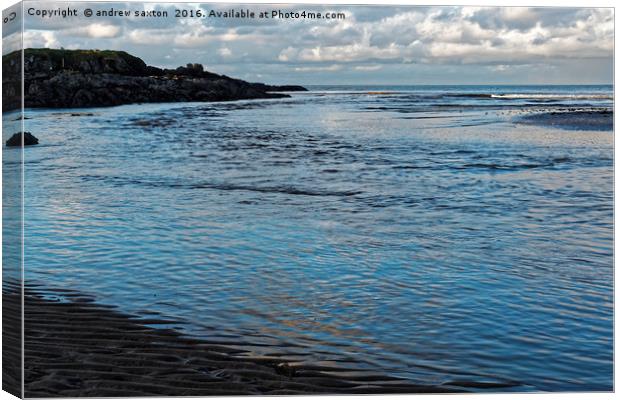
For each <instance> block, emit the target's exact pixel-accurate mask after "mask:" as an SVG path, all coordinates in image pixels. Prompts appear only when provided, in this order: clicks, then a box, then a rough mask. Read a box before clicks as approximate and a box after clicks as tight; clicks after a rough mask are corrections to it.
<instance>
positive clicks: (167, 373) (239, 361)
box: [3, 288, 505, 397]
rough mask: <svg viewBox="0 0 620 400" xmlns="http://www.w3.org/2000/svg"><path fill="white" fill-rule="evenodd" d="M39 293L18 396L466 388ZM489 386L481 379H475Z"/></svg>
mask: <svg viewBox="0 0 620 400" xmlns="http://www.w3.org/2000/svg"><path fill="white" fill-rule="evenodd" d="M43 293H45V295H44V294H43ZM48 293H50V294H52V295H53V294H54V292H53V291H51V292H48V291H41V290H39V289H32V288H26V289H25V296H24V305H25V310H24V314H25V396H26V397H81V396H90V397H114V396H167V395H174V396H189V395H193V396H215V395H248V394H250V395H302V394H378V393H455V392H464V391H467V390H465V389H464V387H466V386H461V387H457V386H458V385H449V384H446V385H438V386H425V385H416V384H412V383H410V382H408V381H406V380H404V379H400V378H394V377H389V376H385V375H381V374H372V373H370V374H369V372H370V371H363V372H364V373H359V372H361V371H356V370H351V369H344V368H338V367H330V368H325V367H313V366H307V365H304V366H294V365H289V363H288V360H286V358H280V357H278V358H274V357H258V356H256V357H252V356H247V355H241V354H240V353H241V351H240V350H237V349H234V348H232V347H227V346H223V345H217V344H212V343H209V342H207V341H204V340H200V339H194V338H190V337H187V336H185V335H183V334H182V333H180V332H178V331H176V330H174V329H167V328H166V329H162V328H154V327H151V326H148V325H147V324H149V325H158V324H165V325H169V324H170V323H172V322H174V321H166V320H160V319H141V318H138V317H136V316H132V315H128V314H123V313H120V312H118V311H116V310H115V309H114V307H111V306H104V305H99V304H97V303H96V302H94V301H93V299H92V298H89V297H87V296H84V295H82V294H79V293H77V292H72V291H66V292H65V291H63V292H62V293H60V295H61V296H62V297H65V298H67V299H68V300H69V301H67V302H60V301H53V300H49V299H47V298H46V297H47V295H48ZM3 297H4V304H5V306H4V313H5V314H7V313H8V314H9V315H7V317H8V318H10V317H11V314H14V313H15V312H17V311H18V308H19V307H15V305H18V304H19V299H20V297H19V293H8V292H7V291H6V290H5V292H4V293H3ZM11 305H13V307H11ZM345 375H346V376H345ZM455 384H456V382H455ZM493 386H495V384H490V386H489V384H484V383H482V384H481V386H479V387H478V389H483V388H484V389H490V388H491V389H492V388H493ZM474 387H476V385H474ZM501 387H505V385H502V386H501ZM467 388H468V389H471V388H472V387H471V386H468V387H467ZM498 388H499V387H498Z"/></svg>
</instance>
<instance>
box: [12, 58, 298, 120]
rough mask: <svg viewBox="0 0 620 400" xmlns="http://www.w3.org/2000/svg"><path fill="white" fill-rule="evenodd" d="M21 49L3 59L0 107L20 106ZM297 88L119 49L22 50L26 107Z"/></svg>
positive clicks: (272, 93)
mask: <svg viewBox="0 0 620 400" xmlns="http://www.w3.org/2000/svg"><path fill="white" fill-rule="evenodd" d="M20 56H21V53H20V52H13V53H10V54H7V55H5V56H3V57H2V67H3V76H2V83H3V90H2V92H3V93H2V96H3V102H2V109H3V111H6V110H11V109H16V108H19V107H20V101H21V100H20V79H19V77H20V75H21V62H20V58H21V57H20ZM303 90H306V89H305V88H303V87H301V86H271V85H265V84H262V83H250V82H246V81H243V80H240V79H234V78H230V77H227V76H225V75H218V74H215V73H212V72H209V71H205V70H204V69H203V67H202V65H200V64H188V65H187V66H185V67H179V68H176V69H162V68H157V67H152V66H148V65H146V63H145V62H144V61H142V60H141V59H140V58H138V57H135V56H132V55H130V54H128V53H126V52H124V51H111V50H105V51H100V50H55V49H26V50H24V103H25V107H27V108H29V107H47V108H79V107H102V106H116V105H121V104H129V103H158V102H183V101H224V100H242V99H263V98H280V97H289V96H288V95H286V94H283V93H277V92H279V91H280V92H281V91H303Z"/></svg>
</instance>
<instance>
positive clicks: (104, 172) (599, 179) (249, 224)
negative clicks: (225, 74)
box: [4, 86, 613, 391]
mask: <svg viewBox="0 0 620 400" xmlns="http://www.w3.org/2000/svg"><path fill="white" fill-rule="evenodd" d="M310 89H311V91H310V92H307V93H292V97H291V98H287V99H275V100H274V99H270V100H253V101H236V102H225V103H171V104H137V105H126V106H120V107H113V108H97V109H80V110H49V109H37V110H34V109H32V110H27V111H26V117H27V118H29V119H27V120H26V121H25V127H26V130H27V131H30V132H32V133H33V134H34V135H35V136H37V137H38V138H39V140H40V145H38V146H34V147H29V148H26V149H25V154H24V155H25V160H26V161H25V164H24V171H25V198H26V203H25V207H26V211H25V229H26V231H25V264H26V272H25V274H26V279H27V281H28V283H30V284H38V285H41V287H42V288H47V289H49V288H71V289H75V290H79V291H81V292H83V293H85V294H88V295H92V296H94V297H95V299H96V300H97V301H98V302H101V303H105V304H110V305H114V306H117V307H118V308H119V309H121V310H122V311H126V312H130V313H134V314H137V315H140V316H145V317H147V316H152V315H153V314H157V315H160V316H163V317H167V318H170V319H174V320H175V321H178V323H175V324H174V325H173V326H174V327H177V328H179V329H181V330H182V331H183V332H185V333H187V334H189V335H196V336H200V337H202V338H205V339H208V340H211V341H213V342H217V343H227V344H231V345H234V346H238V347H240V348H242V349H244V350H246V351H247V354H259V355H267V356H278V357H283V358H286V359H290V360H294V361H296V362H298V363H300V364H313V365H321V366H326V367H331V366H338V367H346V368H359V369H364V370H369V371H372V372H375V373H382V374H388V375H391V376H396V377H402V378H405V379H408V380H410V381H412V382H414V383H420V384H433V385H436V384H450V385H452V386H456V387H459V386H461V387H464V388H467V389H470V390H484V389H483V388H482V386H484V385H482V384H488V383H494V384H499V385H505V387H501V388H494V389H492V390H495V391H497V390H503V391H560V390H561V391H566V390H570V391H573V390H611V389H612V371H613V369H612V367H613V364H612V362H613V341H612V338H613V247H612V246H613V132H612V131H611V130H601V129H590V127H589V125H588V120H587V119H586V120H584V121H583V123H578V124H575V126H570V127H566V126H562V127H561V128H560V127H557V126H552V125H549V124H544V123H541V124H536V123H534V124H532V123H522V122H521V118H522V116H524V115H529V114H531V113H532V112H547V113H548V112H571V111H575V110H577V109H578V110H588V111H592V110H609V109H611V108H612V107H613V97H612V88H611V87H610V86H564V87H558V86H546V87H542V86H539V87H533V86H523V87H516V86H513V87H507V86H504V87H490V86H484V87H483V86H467V87H463V86H455V87H447V86H443V87H438V86H435V87H428V86H425V87H403V86H400V87H397V86H393V87H370V86H367V87H364V86H359V87H352V86H346V87H326V86H315V87H311V88H310ZM9 133H11V132H5V135H6V134H9ZM4 139H6V138H4ZM5 151H11V150H5ZM17 151H18V150H17ZM5 154H6V153H5ZM52 293H55V294H54V295H56V296H57V295H58V293H60V292H50V295H51V296H52V295H53V294H52Z"/></svg>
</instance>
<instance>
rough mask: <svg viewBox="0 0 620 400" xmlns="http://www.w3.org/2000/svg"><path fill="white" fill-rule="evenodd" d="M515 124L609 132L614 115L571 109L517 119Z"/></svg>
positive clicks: (605, 111) (612, 124) (611, 128)
mask: <svg viewBox="0 0 620 400" xmlns="http://www.w3.org/2000/svg"><path fill="white" fill-rule="evenodd" d="M517 122H519V123H522V124H529V125H538V126H552V127H556V128H560V129H568V130H586V131H591V130H592V131H611V130H613V128H614V113H613V111H609V110H594V109H592V110H572V109H571V110H568V111H557V112H556V111H554V112H540V113H534V114H529V115H525V116H523V117H520V118H518V119H517Z"/></svg>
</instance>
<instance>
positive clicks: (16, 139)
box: [6, 132, 39, 147]
mask: <svg viewBox="0 0 620 400" xmlns="http://www.w3.org/2000/svg"><path fill="white" fill-rule="evenodd" d="M35 144H39V139H37V138H36V137H34V135H33V134H32V133H30V132H24V146H33V145H35ZM21 145H22V133H21V132H17V133H14V134H13V136H11V138H10V139H9V140H7V141H6V146H7V147H19V146H21Z"/></svg>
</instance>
